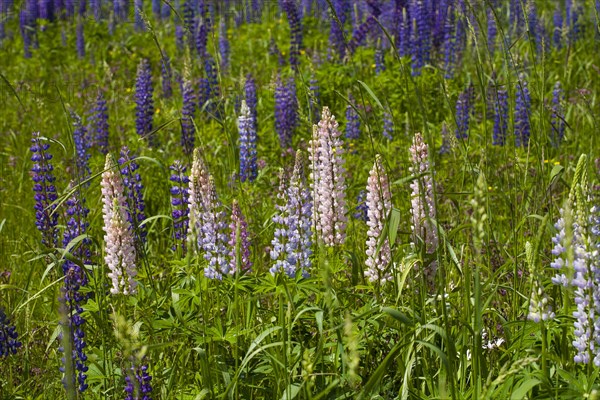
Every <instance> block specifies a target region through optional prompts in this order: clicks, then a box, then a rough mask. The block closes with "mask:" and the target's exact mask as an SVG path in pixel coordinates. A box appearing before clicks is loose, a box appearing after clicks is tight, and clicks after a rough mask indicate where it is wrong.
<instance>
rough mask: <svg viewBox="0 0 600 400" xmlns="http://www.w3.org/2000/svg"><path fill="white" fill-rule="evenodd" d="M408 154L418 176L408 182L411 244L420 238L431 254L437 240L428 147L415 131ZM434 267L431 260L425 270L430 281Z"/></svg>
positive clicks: (434, 264) (412, 168)
mask: <svg viewBox="0 0 600 400" xmlns="http://www.w3.org/2000/svg"><path fill="white" fill-rule="evenodd" d="M410 155H411V161H412V166H411V167H410V168H409V171H410V173H411V174H413V175H415V176H417V177H418V178H416V179H415V180H413V181H412V182H411V184H410V188H411V189H412V193H411V197H410V198H411V215H412V221H411V222H412V231H413V246H415V245H416V243H417V242H418V240H422V241H423V243H424V244H425V252H426V253H427V254H433V253H435V251H436V250H437V247H438V242H439V238H438V231H437V227H436V225H435V223H434V222H433V221H434V220H435V218H436V208H435V201H434V193H433V180H432V177H431V169H430V167H429V147H428V146H427V143H425V142H424V140H423V136H422V135H421V134H420V133H416V134H415V136H414V138H413V144H412V146H411V147H410ZM436 267H437V264H436V263H435V262H433V263H431V264H430V266H429V268H428V269H427V271H425V274H426V275H427V277H428V280H429V282H430V283H431V282H432V278H433V275H434V274H435V270H436Z"/></svg>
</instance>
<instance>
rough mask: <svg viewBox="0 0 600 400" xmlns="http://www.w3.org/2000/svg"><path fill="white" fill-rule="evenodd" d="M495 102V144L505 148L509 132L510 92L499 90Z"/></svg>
mask: <svg viewBox="0 0 600 400" xmlns="http://www.w3.org/2000/svg"><path fill="white" fill-rule="evenodd" d="M496 96H497V98H496V99H495V101H494V113H495V116H494V138H493V142H492V143H493V144H494V145H498V146H504V144H505V143H506V136H507V132H508V92H507V91H506V90H505V89H498V90H497V92H496Z"/></svg>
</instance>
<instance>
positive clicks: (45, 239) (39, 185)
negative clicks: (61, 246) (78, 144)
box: [29, 132, 58, 247]
mask: <svg viewBox="0 0 600 400" xmlns="http://www.w3.org/2000/svg"><path fill="white" fill-rule="evenodd" d="M31 143H32V144H31V147H30V148H29V150H30V151H31V153H32V155H31V161H33V168H31V177H32V180H33V182H34V184H33V191H34V192H35V195H34V199H35V206H34V208H35V218H36V223H35V225H36V226H37V228H38V230H39V231H40V232H41V233H42V244H44V245H45V246H47V247H56V245H57V243H58V229H57V227H56V226H57V223H58V214H57V213H55V210H56V204H54V202H55V201H56V199H57V198H58V196H57V195H56V187H55V186H54V182H55V180H56V178H55V177H54V174H53V173H52V171H53V170H54V167H53V166H52V164H51V163H50V160H52V155H51V154H49V153H47V152H46V151H47V150H48V149H49V148H50V145H49V144H47V143H46V142H42V141H41V140H40V133H39V132H34V133H33V138H32V139H31Z"/></svg>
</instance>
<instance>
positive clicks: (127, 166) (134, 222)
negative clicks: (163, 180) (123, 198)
mask: <svg viewBox="0 0 600 400" xmlns="http://www.w3.org/2000/svg"><path fill="white" fill-rule="evenodd" d="M119 166H120V167H121V175H122V177H123V183H124V184H125V191H126V192H127V207H128V210H127V211H128V213H127V220H128V221H129V223H130V224H131V226H132V227H133V229H134V230H135V239H136V244H137V245H138V246H143V245H144V244H145V243H146V236H147V231H146V226H145V225H142V222H144V220H145V219H146V214H145V209H146V206H145V203H144V197H143V194H142V192H143V190H144V185H143V184H142V177H141V175H140V174H139V172H137V170H138V169H139V168H140V167H139V165H138V164H137V162H136V161H135V159H134V158H132V156H131V153H130V151H129V148H128V147H127V146H123V147H122V148H121V157H120V158H119Z"/></svg>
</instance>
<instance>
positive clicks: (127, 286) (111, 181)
mask: <svg viewBox="0 0 600 400" xmlns="http://www.w3.org/2000/svg"><path fill="white" fill-rule="evenodd" d="M101 185H102V203H103V206H102V216H103V219H104V227H103V229H104V232H106V233H105V235H104V242H105V246H106V250H105V253H106V255H105V257H104V260H105V261H106V264H107V265H108V268H109V270H110V272H109V273H108V277H109V278H110V279H111V281H112V288H111V290H110V292H111V293H112V294H119V293H123V294H124V295H129V294H135V293H136V286H137V282H136V281H135V280H134V277H135V276H136V273H137V271H136V250H135V241H134V237H133V228H132V226H131V224H130V223H129V221H128V214H127V198H126V197H125V186H124V185H123V179H122V178H121V174H120V172H119V169H118V166H117V163H116V161H115V159H114V158H113V157H112V155H111V154H107V155H106V165H105V167H104V172H103V173H102V182H101Z"/></svg>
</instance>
